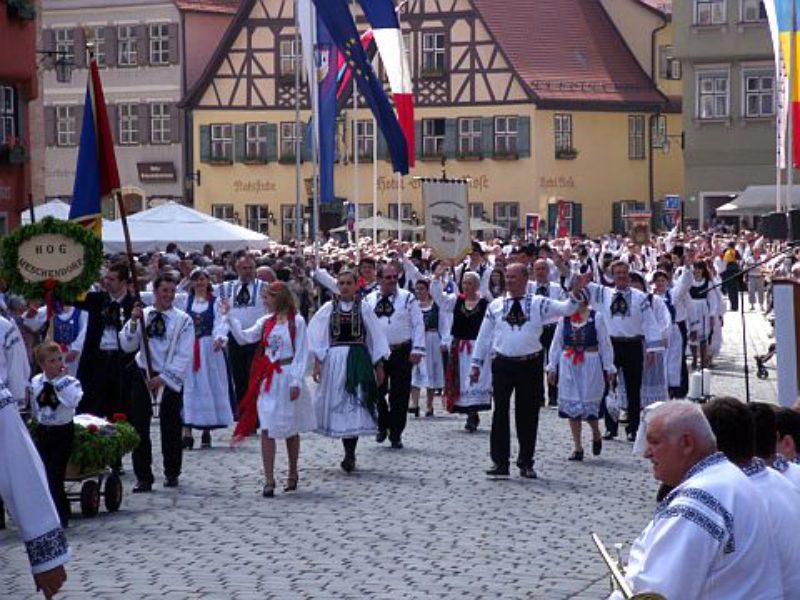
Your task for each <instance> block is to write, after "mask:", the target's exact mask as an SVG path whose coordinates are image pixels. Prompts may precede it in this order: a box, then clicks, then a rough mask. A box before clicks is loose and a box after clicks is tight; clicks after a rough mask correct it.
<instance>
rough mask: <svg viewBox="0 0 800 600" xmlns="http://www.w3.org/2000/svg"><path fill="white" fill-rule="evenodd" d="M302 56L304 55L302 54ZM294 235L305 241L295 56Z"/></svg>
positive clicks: (296, 9)
mask: <svg viewBox="0 0 800 600" xmlns="http://www.w3.org/2000/svg"><path fill="white" fill-rule="evenodd" d="M299 11H300V0H295V3H294V52H295V53H297V51H298V50H299V49H300V18H299V16H298V13H299ZM300 56H302V53H301V54H300ZM294 131H295V139H294V167H295V172H294V195H295V205H294V235H295V238H296V239H297V242H298V243H301V242H302V240H303V233H304V228H303V204H302V200H301V190H302V183H303V182H302V177H303V175H302V172H301V167H300V158H301V157H300V152H301V150H300V61H299V60H297V55H296V54H295V60H294Z"/></svg>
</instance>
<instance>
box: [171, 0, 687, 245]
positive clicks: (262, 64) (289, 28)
mask: <svg viewBox="0 0 800 600" xmlns="http://www.w3.org/2000/svg"><path fill="white" fill-rule="evenodd" d="M537 1H538V0H525V3H526V4H529V3H534V4H535V3H536V2H537ZM541 1H542V2H543V7H545V6H546V3H544V0H541ZM589 1H590V2H593V3H595V4H596V10H601V11H604V9H603V8H602V6H601V3H600V1H599V0H597V1H596V2H595V0H589ZM625 1H627V0H625ZM574 2H578V0H574ZM495 4H497V0H495ZM499 4H508V5H509V6H510V5H511V3H503V2H500V3H499ZM292 5H293V3H292V2H284V1H282V0H246V1H245V2H243V3H242V6H241V8H240V12H239V14H238V15H237V17H236V18H235V19H234V21H233V22H232V24H231V27H230V29H229V31H228V32H227V34H226V36H225V37H224V39H223V41H222V43H221V45H220V47H219V48H218V50H217V53H216V55H215V57H214V59H213V60H212V62H211V63H210V64H209V66H208V68H207V70H206V74H205V75H204V76H203V78H201V80H200V81H199V83H198V85H197V86H195V88H194V89H193V90H191V91H190V93H189V94H188V96H187V98H186V99H185V100H184V105H185V106H186V107H187V109H188V110H189V111H190V112H191V119H192V124H193V148H194V150H193V161H194V168H193V170H194V172H195V178H194V179H195V182H194V203H195V207H196V208H197V209H199V210H201V211H204V212H208V213H211V214H214V215H215V216H218V217H221V218H225V219H228V220H231V221H238V222H240V223H241V224H243V225H246V226H249V227H251V228H253V229H256V230H261V231H264V232H265V233H268V234H269V235H270V236H271V237H273V238H275V239H283V240H290V239H293V238H296V237H297V232H296V229H295V219H294V216H295V215H294V213H295V206H296V200H297V189H298V185H297V174H296V167H295V158H294V156H295V150H294V149H295V147H296V145H295V136H296V134H297V133H298V132H300V136H301V137H302V131H303V130H305V123H307V121H308V118H309V111H308V109H307V106H308V102H307V100H308V98H307V86H306V85H305V84H303V85H301V87H300V91H299V93H300V103H301V106H302V110H301V118H300V121H301V123H303V125H302V126H301V127H299V128H298V127H296V126H295V125H294V123H295V111H294V102H295V87H294V75H293V70H294V60H295V58H296V56H297V54H298V49H297V48H296V47H295V46H294V42H293V37H294V15H293V14H292ZM564 8H566V9H570V8H574V9H575V10H577V9H578V8H580V7H579V6H578V4H573V0H567V2H565V3H564V6H562V9H564ZM640 8H641V7H639V6H638V3H636V2H631V12H632V13H633V17H631V18H632V19H633V20H634V21H635V17H636V15H637V14H640V16H641V19H642V22H643V23H642V26H649V25H650V23H649V20H650V19H651V18H652V16H653V13H652V12H651V11H649V10H641V9H640ZM496 10H497V9H496V8H495V7H494V5H493V4H490V3H488V2H486V1H484V0H472V1H470V0H437V1H431V0H427V1H425V2H423V1H421V0H417V1H414V2H410V3H409V5H408V11H407V13H404V14H403V16H402V23H403V31H404V35H405V37H406V45H407V47H408V48H409V58H410V64H411V67H412V71H413V73H412V79H413V81H414V87H415V103H416V109H415V121H416V137H417V140H416V142H417V143H416V151H417V164H416V167H415V168H414V169H412V172H411V173H410V175H407V176H405V177H403V178H401V180H400V193H399V194H398V178H397V176H396V175H395V174H393V173H392V169H391V163H390V162H389V161H388V156H387V151H386V148H385V144H384V143H383V142H382V136H381V135H380V134H378V135H377V136H376V132H375V131H374V126H373V121H372V116H371V113H370V112H369V110H368V109H367V108H365V107H363V106H361V107H359V108H358V109H357V110H354V109H353V107H352V105H351V103H348V105H347V107H346V108H344V110H343V111H342V112H341V113H340V118H339V125H338V132H337V155H338V157H337V158H338V159H337V163H336V166H335V195H336V196H337V198H339V199H341V200H342V201H345V202H349V203H353V202H356V201H357V202H358V204H359V207H360V209H359V215H360V216H361V217H362V218H363V217H367V216H370V215H371V214H372V213H373V211H374V208H373V202H375V203H376V208H377V211H379V212H380V213H381V214H382V215H383V216H386V217H389V218H391V219H393V220H396V219H397V216H398V212H399V213H400V215H401V217H402V221H403V227H411V226H413V225H414V224H415V223H418V222H422V221H423V214H424V205H423V199H422V196H421V184H420V182H419V180H418V179H417V178H424V177H438V176H440V175H441V173H442V169H443V168H444V170H445V171H446V174H447V176H448V177H458V178H460V177H467V178H469V179H470V181H471V184H470V203H471V205H472V206H471V210H472V216H473V217H483V218H484V219H486V220H490V221H493V222H495V224H497V225H499V226H502V227H504V228H506V230H507V231H508V232H509V233H519V232H520V230H521V228H522V227H524V223H525V214H526V213H537V214H539V215H540V216H541V218H542V219H543V220H545V222H546V223H548V224H549V225H550V226H552V225H553V221H554V215H555V212H556V211H555V210H554V209H555V206H556V205H557V203H558V202H559V201H563V202H568V203H570V207H571V210H570V213H569V214H570V215H571V217H572V219H571V221H570V226H571V228H572V231H573V233H576V234H577V233H586V234H589V235H598V234H601V233H604V232H607V231H609V230H611V229H612V227H613V226H615V223H614V219H613V215H614V214H615V213H614V206H618V205H619V204H620V203H621V202H634V201H635V202H637V203H639V204H642V203H644V204H645V205H647V204H649V199H650V195H651V185H652V197H653V199H655V200H658V199H661V198H662V197H663V196H664V195H665V194H680V193H681V192H682V185H683V184H682V172H683V165H682V156H681V151H680V144H679V143H675V139H674V136H675V135H676V134H677V133H678V132H679V130H680V115H679V114H677V113H666V112H663V111H664V109H665V108H666V107H667V106H668V98H667V97H666V96H665V95H663V94H661V93H660V92H659V91H658V89H657V88H656V85H655V82H652V81H650V80H649V79H648V78H647V76H646V75H644V72H643V70H642V72H641V73H634V74H633V76H634V77H638V78H639V79H637V80H636V81H637V82H639V81H640V80H641V81H644V83H635V84H630V83H629V82H626V81H622V82H615V81H613V79H611V80H609V79H608V77H606V78H605V79H586V77H587V76H588V77H593V76H594V74H592V73H589V74H588V75H586V74H583V75H581V74H580V73H572V74H571V73H570V71H569V68H568V67H569V65H566V66H565V68H566V72H559V74H558V76H557V77H552V76H551V77H550V78H542V79H539V78H538V71H537V73H534V74H532V73H531V67H532V65H530V64H525V63H524V60H525V59H521V58H520V52H517V53H516V54H515V53H514V52H513V51H512V50H513V48H512V49H511V50H510V49H509V48H506V47H505V45H504V38H503V36H502V32H501V31H498V29H499V26H498V25H497V24H496V18H495V15H493V14H492V11H496ZM543 10H544V8H543ZM603 14H604V15H606V16H605V17H604V18H606V19H608V22H607V23H606V25H605V26H604V28H602V31H601V32H599V34H598V35H602V36H608V35H611V34H612V33H613V34H614V35H617V36H619V34H618V33H616V32H617V29H615V28H614V27H610V26H609V24H610V23H611V17H610V16H608V15H607V14H606V13H605V12H603ZM544 16H545V15H543V18H544ZM360 28H361V29H365V28H366V26H363V25H361V26H360ZM564 33H565V35H566V34H568V33H569V32H564ZM668 33H669V32H668V28H667V29H664V30H662V31H660V32H659V35H664V34H668ZM590 41H591V40H590ZM616 44H617V46H616V47H615V49H614V50H613V52H614V53H616V54H614V55H615V56H617V55H619V56H622V58H623V59H625V58H626V56H625V55H624V52H625V51H627V52H628V55H627V60H628V61H629V62H628V63H626V64H625V65H623V66H624V67H625V68H626V69H627V70H628V71H631V70H635V69H637V68H639V66H638V65H637V64H636V62H635V60H636V59H635V58H634V53H633V52H632V51H631V50H629V49H628V50H626V49H625V48H624V46H625V42H624V40H618V41H617V42H616ZM620 44H622V46H620ZM509 46H513V40H511V41H510V42H509ZM589 50H591V48H587V52H588V51H589ZM609 52H611V51H609ZM546 58H547V57H546V56H543V57H542V58H541V59H540V60H545V59H546ZM377 62H378V60H377V58H376V63H375V64H377ZM533 66H534V67H535V65H533ZM379 74H380V73H379ZM564 74H566V75H567V76H569V79H563V75H564ZM601 75H603V76H604V77H605V75H607V74H601ZM582 78H583V79H582ZM645 80H646V81H645ZM634 85H636V86H638V88H641V89H637V91H636V93H637V94H638V96H637V97H636V98H633V92H630V93H628V92H626V90H627V89H628V88H626V86H629V87H630V88H631V89H632V87H633V86H634ZM647 86H649V87H648V88H647V89H644V88H645V87H647ZM576 91H577V94H575V92H576ZM626 93H627V94H628V96H631V97H629V98H626V97H625V95H626ZM570 94H573V95H575V96H576V97H574V98H572V97H570ZM594 96H596V97H594ZM605 96H609V97H608V98H606V97H605ZM651 127H653V130H654V131H656V134H655V135H652V136H651V133H650V129H651ZM354 132H355V135H354ZM667 133H668V134H669V135H667ZM665 140H666V141H667V144H663V142H664V141H665ZM669 140H671V141H672V143H671V144H670V143H669ZM659 142H661V143H659ZM375 145H377V147H374V146H375ZM653 145H655V146H656V148H652V147H651V146H653ZM665 145H666V146H668V149H669V152H666V151H665V149H664V146H665ZM301 148H302V149H301V155H302V158H303V160H302V165H301V173H300V186H299V190H300V196H301V204H302V205H303V207H305V211H306V212H307V214H306V215H305V219H306V220H307V219H308V216H309V215H308V212H310V211H309V206H310V202H309V194H308V187H309V186H308V185H307V184H308V182H309V181H310V178H311V164H310V160H309V159H310V156H309V149H308V144H305V143H302V144H301ZM373 152H374V153H377V155H378V160H377V161H376V162H375V163H373V161H372V156H373ZM651 153H652V165H651V160H650V155H651ZM356 156H357V157H358V165H357V166H356V164H355V162H356ZM442 157H444V159H445V163H444V167H443V166H442ZM651 181H652V184H651ZM356 189H357V193H356ZM356 196H357V198H356ZM398 207H399V208H398ZM344 213H345V210H344V209H343V208H342V207H341V206H337V207H336V208H335V209H334V213H333V214H331V213H329V212H327V211H325V210H323V214H322V215H321V219H320V226H321V229H322V230H323V231H327V230H329V229H330V228H332V227H335V226H337V225H340V224H341V223H342V222H343V219H344ZM616 225H618V223H617V224H616Z"/></svg>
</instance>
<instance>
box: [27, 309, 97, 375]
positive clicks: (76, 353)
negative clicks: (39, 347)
mask: <svg viewBox="0 0 800 600" xmlns="http://www.w3.org/2000/svg"><path fill="white" fill-rule="evenodd" d="M60 308H61V310H58V311H57V312H56V313H55V314H54V315H53V323H52V328H53V331H52V338H53V341H54V342H56V343H57V344H58V345H59V346H60V347H61V351H62V352H63V353H64V366H65V367H66V368H67V371H68V372H69V374H70V375H72V376H73V377H74V376H75V375H77V373H78V365H79V364H80V357H81V352H82V351H83V344H84V341H85V340H86V326H87V324H88V321H89V315H88V314H87V313H86V311H82V310H81V309H79V308H77V307H75V306H70V305H68V304H64V305H63V306H61V307H60ZM29 315H30V317H27V316H26V318H25V319H24V322H25V327H27V328H29V329H30V330H31V331H41V330H42V329H43V328H44V327H46V326H47V325H48V323H47V307H46V306H42V307H40V308H39V310H37V311H35V313H33V312H30V313H29Z"/></svg>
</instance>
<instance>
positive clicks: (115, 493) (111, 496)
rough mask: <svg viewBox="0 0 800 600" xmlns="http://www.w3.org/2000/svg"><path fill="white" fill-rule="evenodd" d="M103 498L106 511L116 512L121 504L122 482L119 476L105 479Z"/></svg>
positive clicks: (110, 476)
mask: <svg viewBox="0 0 800 600" xmlns="http://www.w3.org/2000/svg"><path fill="white" fill-rule="evenodd" d="M104 496H105V499H106V510H107V511H108V512H117V511H118V510H119V507H120V505H121V504H122V480H121V479H120V478H119V475H109V476H108V478H107V479H106V487H105V492H104Z"/></svg>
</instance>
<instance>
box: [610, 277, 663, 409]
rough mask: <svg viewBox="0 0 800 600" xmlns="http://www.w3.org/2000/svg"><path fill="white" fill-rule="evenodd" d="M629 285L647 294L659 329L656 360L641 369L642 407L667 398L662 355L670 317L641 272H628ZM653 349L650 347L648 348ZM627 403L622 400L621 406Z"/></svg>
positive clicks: (661, 300)
mask: <svg viewBox="0 0 800 600" xmlns="http://www.w3.org/2000/svg"><path fill="white" fill-rule="evenodd" d="M630 278H631V286H632V287H634V288H636V289H637V290H639V291H640V292H643V293H645V294H647V301H648V302H649V303H650V308H651V309H652V310H653V315H654V316H655V319H656V323H658V326H659V329H660V331H661V346H660V347H659V348H660V353H659V354H658V355H657V356H656V360H654V361H653V362H652V363H648V362H647V361H646V360H645V361H644V367H643V369H642V390H641V401H642V408H645V407H647V406H650V405H651V404H653V403H654V402H663V401H664V400H667V399H668V398H669V389H668V387H667V365H666V363H665V362H664V355H665V354H666V348H667V341H668V339H669V330H670V327H672V318H671V317H670V313H669V309H668V308H667V305H666V303H665V302H664V299H663V298H662V297H661V296H659V295H658V294H653V293H649V292H648V291H647V287H646V284H645V281H644V277H643V276H642V274H641V273H633V272H631V274H630ZM648 350H649V351H651V352H652V351H653V349H652V348H649V349H648ZM621 383H622V386H621V387H622V393H623V394H624V387H625V386H624V383H625V380H624V378H623V379H622V382H621ZM626 404H627V403H626V402H625V401H624V400H623V406H624V405H626Z"/></svg>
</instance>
